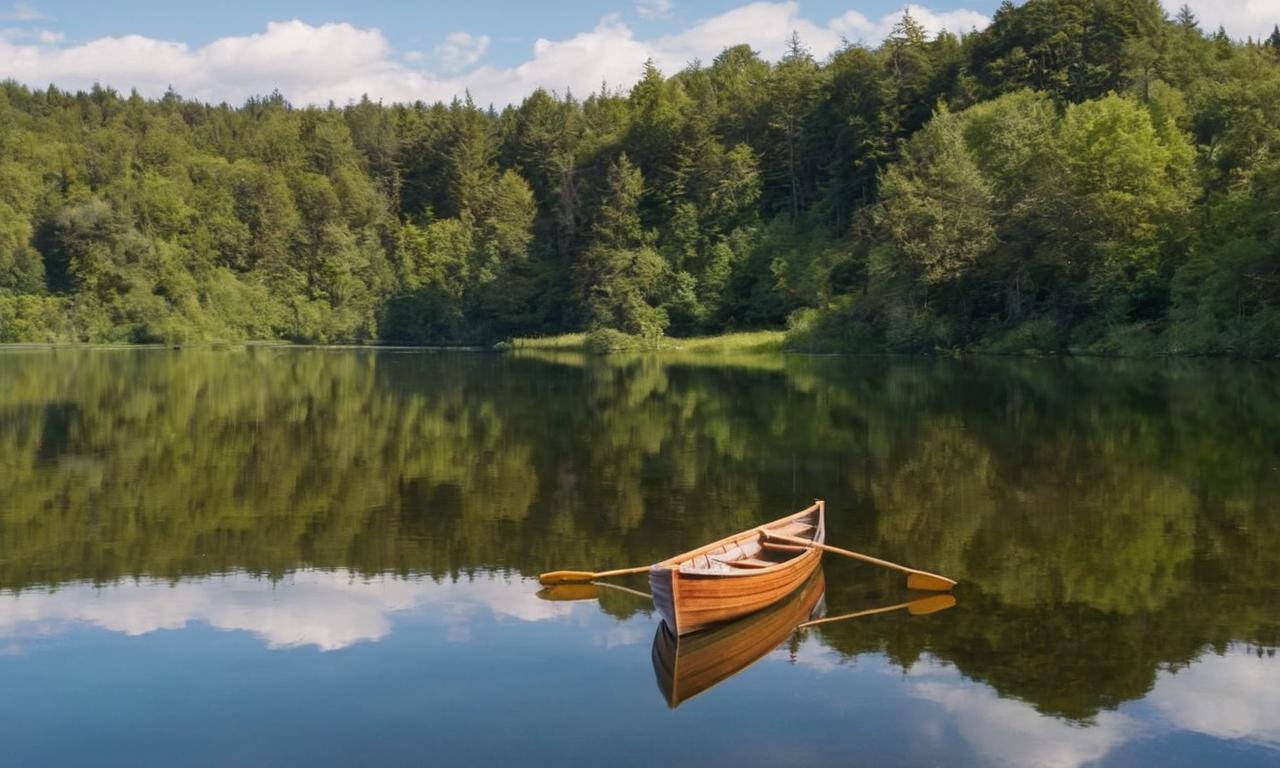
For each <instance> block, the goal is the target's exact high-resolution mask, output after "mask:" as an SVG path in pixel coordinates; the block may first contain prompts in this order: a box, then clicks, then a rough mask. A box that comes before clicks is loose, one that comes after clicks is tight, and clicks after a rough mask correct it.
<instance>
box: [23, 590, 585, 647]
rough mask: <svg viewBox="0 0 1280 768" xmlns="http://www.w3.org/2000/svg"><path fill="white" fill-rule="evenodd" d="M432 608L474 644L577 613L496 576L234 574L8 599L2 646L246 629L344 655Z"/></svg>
mask: <svg viewBox="0 0 1280 768" xmlns="http://www.w3.org/2000/svg"><path fill="white" fill-rule="evenodd" d="M423 610H429V611H432V612H434V613H435V614H436V615H438V616H440V617H441V618H442V620H443V621H442V623H443V625H444V637H445V638H446V639H447V640H449V641H451V642H465V641H466V640H467V639H468V637H469V636H470V626H471V624H472V623H474V622H475V621H477V620H478V618H477V615H476V614H477V613H478V612H483V613H484V614H485V617H484V618H485V620H498V621H501V620H504V619H513V620H516V621H523V622H528V621H547V620H552V619H567V618H569V617H571V616H572V615H573V612H574V611H573V607H572V606H570V605H566V604H564V603H548V602H544V601H541V600H537V599H536V598H534V597H532V596H531V595H530V594H529V589H528V584H527V583H520V582H519V580H516V583H515V584H513V582H512V580H510V579H505V578H501V577H497V576H493V575H489V576H479V577H476V578H472V579H464V580H459V581H433V580H431V579H424V578H415V579H399V578H391V577H375V578H369V577H365V576H360V575H358V574H355V573H351V572H349V571H346V570H337V571H311V570H304V571H295V572H293V573H290V574H289V575H288V576H286V577H284V578H283V579H279V580H271V579H265V578H261V577H254V576H250V575H248V574H244V573H232V574H225V575H219V576H216V577H209V578H204V579H199V580H191V581H179V582H176V583H171V582H162V581H155V580H149V579H144V580H140V581H137V582H125V583H117V584H110V585H105V586H96V585H92V584H85V583H77V584H66V585H62V586H60V587H58V588H57V589H56V590H53V591H48V592H45V591H26V592H22V593H17V594H9V595H3V596H0V643H4V644H6V647H8V648H9V649H10V652H11V653H14V652H18V649H20V648H21V647H22V646H21V643H22V642H23V641H24V640H27V641H31V640H39V639H42V638H44V639H47V638H49V637H52V636H56V635H59V634H63V633H66V632H71V631H74V630H76V629H78V628H81V627H91V628H96V629H104V630H108V631H111V632H121V633H124V634H126V635H135V636H136V635H145V634H148V633H151V632H157V631H159V630H165V629H170V630H172V629H182V628H183V627H185V626H187V625H188V624H189V623H192V622H198V623H201V624H205V625H208V626H210V627H212V628H214V629H218V630H224V631H245V632H249V633H251V634H252V635H253V636H255V637H257V638H258V639H259V640H261V641H262V642H263V643H264V644H265V646H266V647H267V648H269V649H282V648H299V647H303V646H313V647H315V648H318V649H319V650H321V651H335V650H339V649H342V648H346V647H348V646H351V645H353V644H355V643H360V642H374V641H378V640H381V639H383V638H384V637H386V636H387V635H388V634H389V633H390V632H391V627H392V622H393V618H394V616H395V614H398V613H405V612H410V611H423Z"/></svg>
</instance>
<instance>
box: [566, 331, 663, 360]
mask: <svg viewBox="0 0 1280 768" xmlns="http://www.w3.org/2000/svg"><path fill="white" fill-rule="evenodd" d="M662 346H663V344H662V337H661V336H657V337H654V336H632V335H631V334H627V333H623V332H622V331H615V330H614V329H612V328H597V329H596V330H594V331H592V332H590V333H588V334H587V338H586V341H585V342H584V343H583V347H584V349H586V351H587V352H588V353H589V354H592V355H609V354H613V353H615V352H646V351H651V350H657V349H662Z"/></svg>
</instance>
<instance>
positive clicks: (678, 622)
mask: <svg viewBox="0 0 1280 768" xmlns="http://www.w3.org/2000/svg"><path fill="white" fill-rule="evenodd" d="M824 513H825V508H824V504H823V502H821V501H817V502H814V504H813V506H811V507H809V508H808V509H805V510H802V511H800V512H797V513H795V514H794V515H788V516H786V517H783V518H780V519H778V520H775V521H773V522H771V523H766V524H765V525H761V526H758V527H756V528H752V529H749V530H746V531H743V532H741V533H737V534H734V535H733V536H729V537H726V538H724V539H721V540H719V541H716V542H713V543H711V544H708V545H706V546H704V547H699V548H698V549H695V550H691V551H689V552H685V553H684V554H681V555H676V556H675V557H673V558H670V559H668V560H663V561H662V562H660V563H658V564H657V565H654V566H653V567H652V568H651V569H650V570H649V586H650V588H651V591H652V593H653V604H654V607H656V608H657V609H658V612H659V613H661V614H662V617H663V619H664V620H665V621H666V622H667V626H668V627H669V628H670V629H671V630H672V631H673V632H674V633H675V634H676V636H681V635H687V634H690V633H692V632H697V631H698V630H700V629H705V628H707V627H710V626H713V625H715V624H719V623H722V622H725V621H731V620H733V619H736V618H738V617H740V616H744V615H746V614H749V613H754V612H756V611H759V610H761V609H763V608H766V607H768V606H770V605H772V604H773V603H776V602H777V601H778V600H780V599H782V598H783V597H786V596H787V595H790V594H791V593H793V592H795V591H796V590H797V589H798V588H799V587H800V586H801V585H802V584H804V582H805V580H806V579H808V578H809V576H810V575H811V574H812V573H813V572H814V570H815V569H816V568H817V567H818V564H819V563H820V562H821V561H822V550H820V549H817V548H795V549H796V550H797V551H787V548H785V547H774V548H772V549H769V550H767V551H766V550H765V549H764V548H763V547H764V546H765V545H764V541H763V534H762V532H763V531H764V530H766V529H772V530H778V531H787V530H797V529H805V530H806V531H807V532H806V534H805V538H808V539H810V540H812V541H814V542H816V543H823V542H824V541H825V540H826V526H825V519H824ZM744 552H746V553H749V554H751V555H752V557H748V558H747V559H748V560H750V561H753V562H755V563H761V562H764V561H762V560H761V559H760V558H757V557H754V555H756V554H759V555H760V556H761V557H765V558H770V560H769V561H768V562H769V563H770V564H768V565H766V566H763V567H752V568H736V567H731V566H732V565H733V563H732V558H733V557H735V556H740V555H741V554H742V553H744ZM721 557H723V558H724V561H722V560H720V559H718V558H721ZM775 561H776V562H775ZM724 563H728V564H727V565H726V564H724Z"/></svg>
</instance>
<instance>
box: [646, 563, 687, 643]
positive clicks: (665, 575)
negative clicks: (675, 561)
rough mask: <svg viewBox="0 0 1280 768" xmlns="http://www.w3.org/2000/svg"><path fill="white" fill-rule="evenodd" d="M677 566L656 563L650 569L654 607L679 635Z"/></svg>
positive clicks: (650, 584)
mask: <svg viewBox="0 0 1280 768" xmlns="http://www.w3.org/2000/svg"><path fill="white" fill-rule="evenodd" d="M676 574H677V571H676V569H675V568H672V567H670V566H663V565H655V566H653V567H652V568H650V569H649V591H650V592H652V593H653V607H654V608H657V609H658V613H660V614H662V618H663V620H664V621H666V622H667V626H668V627H670V628H671V630H672V631H673V632H675V633H676V634H677V635H678V634H679V631H680V628H679V626H678V624H677V623H676V579H678V578H679V577H678V576H677V575H676Z"/></svg>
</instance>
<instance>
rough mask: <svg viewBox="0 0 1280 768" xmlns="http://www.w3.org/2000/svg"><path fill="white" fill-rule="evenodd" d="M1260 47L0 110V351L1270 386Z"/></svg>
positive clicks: (1019, 31)
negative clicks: (745, 359)
mask: <svg viewBox="0 0 1280 768" xmlns="http://www.w3.org/2000/svg"><path fill="white" fill-rule="evenodd" d="M1278 212H1280V28H1277V31H1276V32H1275V33H1274V34H1273V35H1272V36H1271V37H1270V38H1269V39H1267V40H1262V41H1238V40H1232V39H1229V38H1228V36H1227V35H1226V34H1225V33H1224V32H1223V31H1222V30H1218V31H1217V32H1213V31H1207V30H1202V29H1201V28H1200V27H1199V26H1198V23H1197V21H1196V19H1195V17H1194V16H1193V15H1192V14H1191V12H1190V11H1189V10H1186V9H1185V8H1184V10H1183V11H1182V12H1180V13H1178V14H1177V15H1176V17H1174V18H1172V19H1170V18H1167V17H1166V16H1165V14H1164V12H1163V10H1162V9H1161V7H1160V4H1159V2H1158V0H1028V2H1026V3H1025V4H1023V5H1021V6H1017V7H1015V6H1014V5H1013V4H1012V3H1010V2H1007V1H1006V3H1005V4H1004V5H1003V6H1001V8H1000V9H999V10H998V11H997V12H996V14H995V16H994V18H993V21H992V24H991V25H990V26H989V27H988V28H987V29H985V30H983V31H981V32H975V33H972V34H968V35H964V36H956V35H954V34H949V33H942V34H940V35H937V36H936V37H934V38H932V39H930V38H929V37H928V36H927V35H926V34H925V33H924V31H923V30H922V28H921V27H920V26H919V25H918V24H917V23H916V22H915V21H914V20H913V19H911V18H910V17H909V16H904V18H903V19H902V21H901V23H899V24H898V26H897V27H896V28H895V30H894V32H893V34H892V35H891V36H890V37H889V38H888V39H886V40H885V41H884V43H883V44H882V45H880V46H879V47H878V48H875V49H872V48H868V47H864V46H860V45H849V46H847V47H845V48H844V49H843V50H840V51H837V52H836V53H834V54H832V55H831V56H830V57H828V58H827V59H826V60H824V61H817V60H815V59H814V57H813V56H812V55H811V54H810V53H809V52H808V51H807V50H806V48H805V46H804V43H803V41H802V40H799V39H795V38H793V41H792V45H791V46H790V50H789V53H788V54H787V55H786V56H785V57H783V59H782V60H781V61H778V62H776V63H770V62H767V61H765V60H763V59H761V58H760V57H759V56H758V55H756V54H755V53H754V52H753V51H751V50H750V49H749V48H747V47H745V46H739V47H735V48H730V49H727V50H725V51H724V52H723V53H722V54H720V55H719V56H717V57H716V58H715V60H714V61H712V62H710V63H709V64H707V63H704V62H692V63H690V65H689V66H688V67H687V68H685V69H684V70H682V71H680V72H677V73H674V74H671V75H670V76H666V75H664V74H663V73H661V72H659V71H658V70H657V69H656V68H655V67H653V66H649V67H647V68H646V71H645V74H644V76H643V77H642V79H641V80H640V81H639V82H637V83H635V84H633V85H632V86H631V87H630V88H629V89H626V90H619V89H616V88H614V87H613V86H612V85H602V87H601V89H600V90H599V91H598V92H597V93H594V94H591V95H589V96H587V97H586V98H578V97H575V96H574V95H571V94H567V93H566V94H552V93H548V92H545V91H536V92H534V93H532V94H530V95H529V96H528V97H527V98H526V99H525V100H524V101H523V102H522V103H520V104H519V105H512V106H509V107H506V108H504V109H502V110H501V111H498V110H495V109H494V108H493V107H489V108H485V107H483V106H480V105H477V104H474V103H473V102H472V101H471V100H470V99H467V100H458V101H455V102H454V103H452V104H422V103H418V104H412V105H402V104H396V105H384V104H380V103H375V102H372V101H370V100H368V99H363V100H361V101H360V102H358V103H353V104H350V105H348V106H345V107H339V106H333V105H330V106H329V107H326V108H317V107H308V108H296V107H293V106H291V105H290V104H288V103H287V102H286V101H285V100H284V99H283V98H282V97H280V96H279V95H271V96H267V97H263V98H258V99H253V100H250V101H249V102H248V103H246V104H244V105H243V106H241V107H231V106H228V105H225V104H224V105H209V104H203V103H199V102H194V101H189V100H185V99H183V98H181V97H180V96H179V95H177V94H174V93H170V94H168V95H166V96H165V97H163V98H161V99H159V100H146V99H143V98H141V97H140V96H137V95H132V96H128V97H125V96H123V95H121V94H118V93H116V92H114V91H112V90H110V89H107V88H95V89H94V90H93V91H92V92H88V93H75V94H72V93H67V92H64V91H59V90H57V89H56V88H54V87H50V88H48V89H46V90H31V89H29V88H27V87H25V86H23V85H19V84H17V83H14V82H7V83H4V84H3V85H0V341H95V342H96V341H126V342H128V341H132V342H145V341H165V342H180V341H186V340H192V341H194V340H217V339H225V340H241V339H290V340H296V341H310V342H340V341H341V342H375V341H386V342H401V343H485V344H487V343H492V342H494V341H496V340H499V339H502V338H506V337H509V336H513V335H540V334H552V333H560V332H566V331H577V330H590V329H615V330H618V331H622V332H625V333H628V334H634V335H638V336H642V337H647V338H655V337H658V336H661V335H663V334H669V335H694V334H704V333H715V332H720V331H724V330H730V329H743V328H782V327H784V326H789V328H790V335H789V341H790V343H791V344H792V345H793V346H795V347H797V348H800V349H810V350H818V349H871V350H874V349H890V350H923V351H930V350H935V349H956V348H962V349H986V350H992V351H1010V352H1021V351H1025V350H1039V351H1054V350H1077V351H1094V352H1112V353H1136V354H1143V353H1163V352H1173V353H1227V354H1240V355H1251V356H1262V355H1275V354H1280V214H1278Z"/></svg>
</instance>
